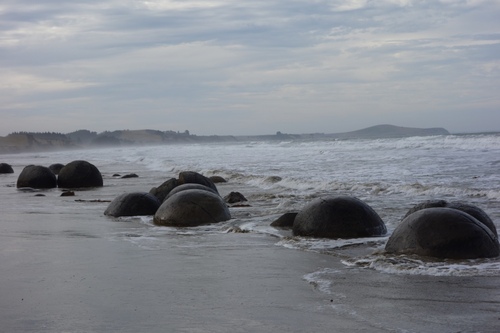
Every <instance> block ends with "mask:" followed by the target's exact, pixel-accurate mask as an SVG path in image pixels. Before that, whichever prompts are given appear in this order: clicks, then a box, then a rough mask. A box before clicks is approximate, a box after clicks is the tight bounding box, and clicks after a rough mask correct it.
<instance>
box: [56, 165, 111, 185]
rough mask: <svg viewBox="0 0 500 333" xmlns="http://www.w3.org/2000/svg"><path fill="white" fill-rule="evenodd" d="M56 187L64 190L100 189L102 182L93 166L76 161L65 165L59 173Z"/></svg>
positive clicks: (98, 172) (97, 170)
mask: <svg viewBox="0 0 500 333" xmlns="http://www.w3.org/2000/svg"><path fill="white" fill-rule="evenodd" d="M57 185H58V186H59V187H64V188H82V187H101V186H103V181H102V175H101V172H100V171H99V169H97V167H96V166H95V165H93V164H91V163H89V162H87V161H80V160H78V161H73V162H70V163H68V164H66V165H65V166H64V167H63V168H62V169H61V170H60V171H59V177H58V178H57Z"/></svg>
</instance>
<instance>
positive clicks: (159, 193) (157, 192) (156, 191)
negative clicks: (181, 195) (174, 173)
mask: <svg viewBox="0 0 500 333" xmlns="http://www.w3.org/2000/svg"><path fill="white" fill-rule="evenodd" d="M175 187H177V179H175V178H170V179H168V180H166V181H164V182H163V184H161V185H160V186H158V187H153V188H152V189H151V190H149V193H151V194H152V195H154V196H155V197H157V198H158V200H160V202H163V201H165V198H166V197H167V195H168V194H169V193H170V191H172V190H173V189H174V188H175Z"/></svg>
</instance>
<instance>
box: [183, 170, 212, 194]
mask: <svg viewBox="0 0 500 333" xmlns="http://www.w3.org/2000/svg"><path fill="white" fill-rule="evenodd" d="M188 183H194V184H201V185H205V186H207V187H210V188H211V189H213V190H215V192H217V194H218V193H219V191H218V190H217V187H216V186H215V184H214V182H213V181H211V180H210V179H209V178H207V177H205V176H203V175H201V174H199V173H197V172H194V171H183V172H181V173H179V178H178V184H179V185H182V184H188Z"/></svg>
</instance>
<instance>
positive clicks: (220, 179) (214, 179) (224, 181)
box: [208, 176, 227, 184]
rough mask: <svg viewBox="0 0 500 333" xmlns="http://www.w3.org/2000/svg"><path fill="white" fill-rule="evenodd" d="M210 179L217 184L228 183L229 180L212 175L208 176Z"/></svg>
mask: <svg viewBox="0 0 500 333" xmlns="http://www.w3.org/2000/svg"><path fill="white" fill-rule="evenodd" d="M208 179H210V180H211V181H212V182H213V183H214V184H217V183H227V180H225V179H224V178H223V177H221V176H211V177H208Z"/></svg>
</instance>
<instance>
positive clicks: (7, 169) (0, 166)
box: [0, 163, 14, 173]
mask: <svg viewBox="0 0 500 333" xmlns="http://www.w3.org/2000/svg"><path fill="white" fill-rule="evenodd" d="M0 173H14V169H12V166H11V165H10V164H7V163H0Z"/></svg>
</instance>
